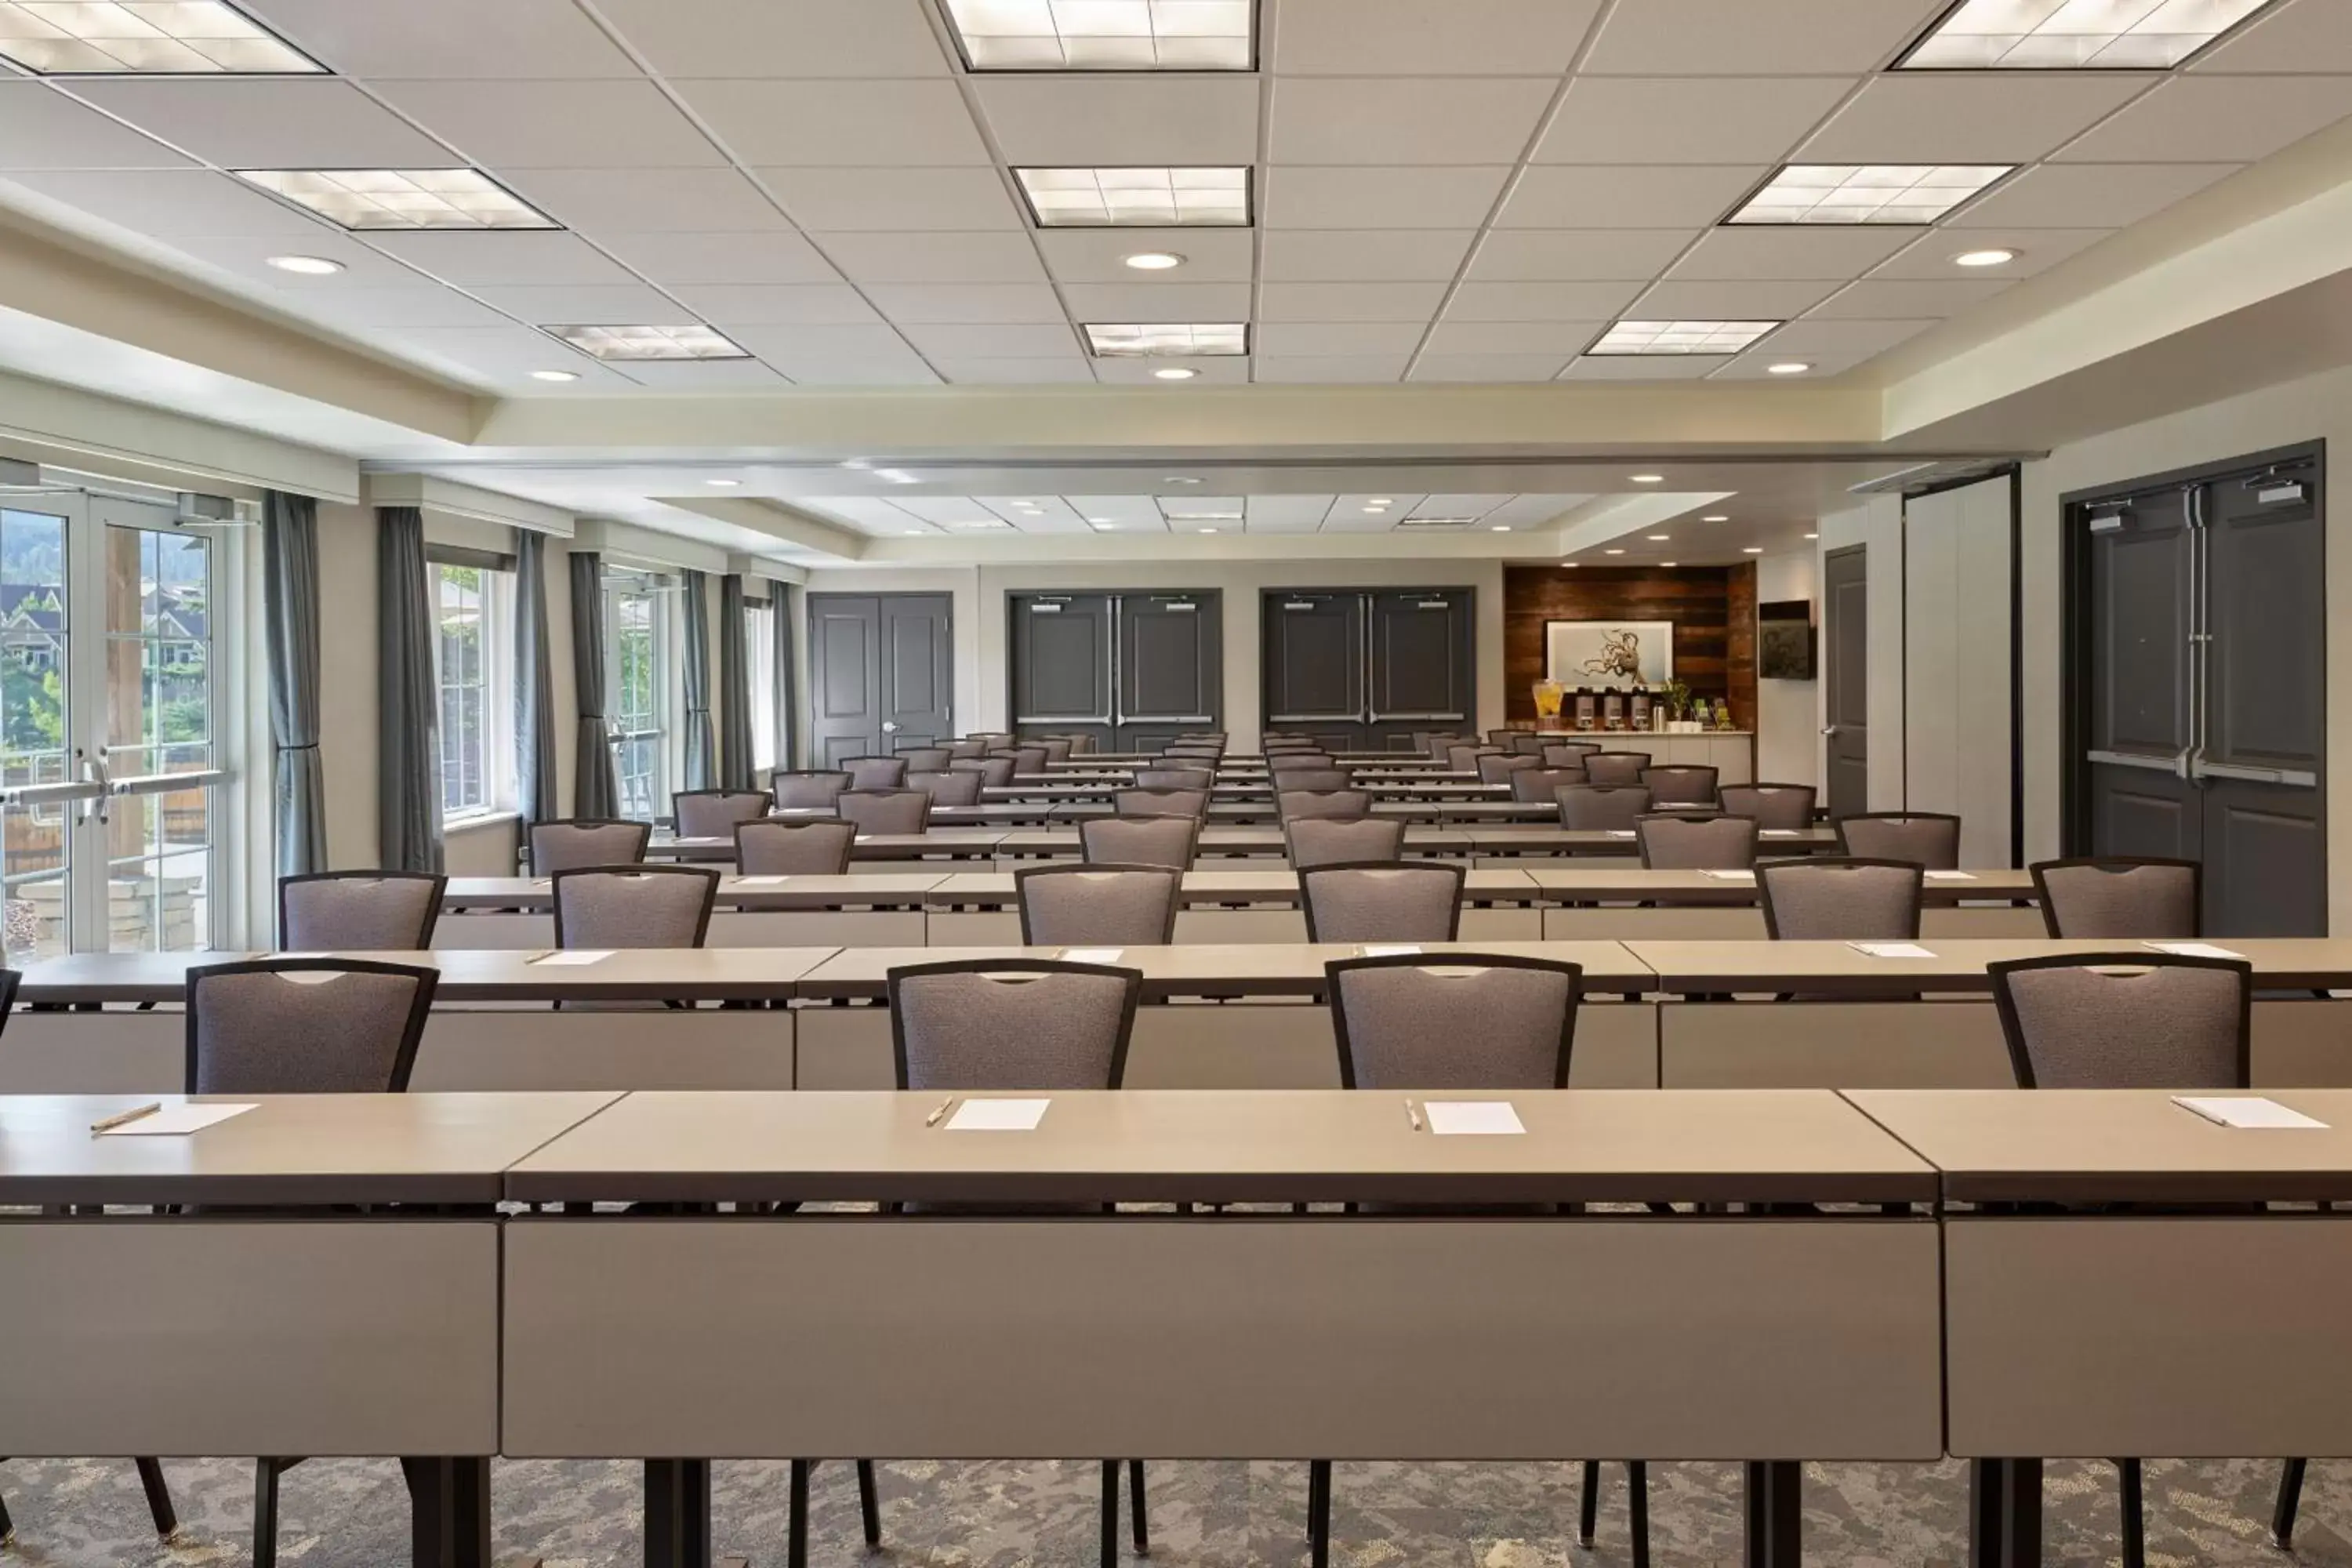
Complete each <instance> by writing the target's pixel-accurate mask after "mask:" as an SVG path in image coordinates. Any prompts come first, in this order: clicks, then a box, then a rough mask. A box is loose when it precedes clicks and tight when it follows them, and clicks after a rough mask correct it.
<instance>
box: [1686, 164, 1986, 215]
mask: <svg viewBox="0 0 2352 1568" xmlns="http://www.w3.org/2000/svg"><path fill="white" fill-rule="evenodd" d="M2015 167H2016V165H2015V164H2012V163H1790V164H1788V165H1786V166H1784V167H1783V168H1782V169H1781V170H1780V173H1779V174H1774V175H1773V176H1772V178H1771V179H1770V180H1769V181H1768V182H1766V184H1765V186H1764V188H1763V189H1762V190H1760V191H1759V192H1757V193H1756V194H1755V195H1752V196H1750V197H1748V201H1747V204H1746V205H1743V206H1742V207H1740V208H1739V210H1738V211H1737V212H1735V213H1733V214H1732V215H1731V216H1729V217H1727V218H1726V219H1724V221H1725V222H1726V223H1734V224H1750V223H1759V224H1864V223H1869V224H1877V223H1887V224H1927V223H1934V222H1935V221H1936V220H1937V219H1938V218H1940V217H1942V216H1944V215H1945V214H1947V213H1948V212H1950V211H1951V210H1952V209H1953V208H1954V207H1957V206H1958V205H1960V204H1961V203H1962V202H1965V201H1967V200H1968V199H1969V197H1970V196H1973V195H1976V194H1977V193H1978V192H1979V191H1981V190H1983V189H1984V188H1985V187H1986V186H1988V185H1990V184H1993V183H1994V182H1995V181H1997V180H1999V179H2000V177H2001V176H2002V175H2004V174H2008V173H2010V171H2011V169H2013V168H2015Z"/></svg>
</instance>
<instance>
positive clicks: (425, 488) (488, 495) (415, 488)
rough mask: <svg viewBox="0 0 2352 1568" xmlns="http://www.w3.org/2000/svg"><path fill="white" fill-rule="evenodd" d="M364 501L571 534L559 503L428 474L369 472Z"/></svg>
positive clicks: (569, 522) (552, 533)
mask: <svg viewBox="0 0 2352 1568" xmlns="http://www.w3.org/2000/svg"><path fill="white" fill-rule="evenodd" d="M367 503H368V504H369V505H370V506H413V507H415V508H417V509H419V510H423V511H426V512H438V513H440V514H442V515H444V516H446V517H455V518H463V519H465V520H466V521H469V522H487V523H492V524H497V525H499V526H503V527H507V528H521V529H528V530H529V531H531V532H533V533H544V534H547V535H550V536H551V537H552V538H556V539H569V538H571V537H572V532H573V527H574V521H573V519H572V514H571V513H570V512H568V511H565V510H562V509H561V508H559V507H551V506H541V505H540V504H539V503H538V502H536V501H530V500H523V499H522V498H521V497H520V496H509V495H501V494H499V492H498V491H496V490H486V489H480V488H478V486H474V485H463V484H457V483H456V482H454V481H452V480H449V479H436V478H434V477H433V476H432V475H430V474H414V473H402V474H382V473H372V474H370V475H369V476H368V478H367Z"/></svg>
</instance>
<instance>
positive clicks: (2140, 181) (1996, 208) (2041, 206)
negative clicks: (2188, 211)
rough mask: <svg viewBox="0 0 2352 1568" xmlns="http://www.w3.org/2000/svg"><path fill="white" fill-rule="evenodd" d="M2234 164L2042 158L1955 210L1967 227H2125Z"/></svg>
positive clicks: (2231, 170)
mask: <svg viewBox="0 0 2352 1568" xmlns="http://www.w3.org/2000/svg"><path fill="white" fill-rule="evenodd" d="M2242 167H2243V165H2242V164H2238V163H2105V164H2092V163H2045V164H2043V165H2042V166H2041V167H2040V168H2036V169H2027V170H2025V171H2024V172H2023V173H2021V174H2017V175H2015V176H2014V177H2012V178H2011V179H2008V180H2005V181H2003V182H2002V183H2001V184H2000V185H1999V186H1998V187H1997V188H1995V189H1994V190H1993V191H1991V192H1990V193H1989V194H1988V195H1986V196H1985V198H1984V199H1983V200H1982V201H1978V202H1971V203H1970V204H1969V205H1967V206H1965V207H1963V208H1961V209H1960V211H1959V212H1958V213H1957V214H1955V215H1954V216H1953V218H1952V220H1951V223H1950V225H1949V226H1950V227H1951V228H1953V229H1956V230H1957V229H1966V230H1968V231H1969V234H1968V235H1967V236H1965V238H1973V237H1975V231H1976V230H1978V229H1980V228H1982V229H2003V228H2027V229H2032V228H2061V229H2075V228H2126V227H2129V226H2131V225H2133V224H2136V223H2137V222H2138V221H2139V220H2140V219H2142V218H2144V217H2147V216H2151V215H2153V214H2155V213H2158V212H2160V211H2162V210H2163V209H2164V208H2166V207H2168V206H2170V205H2172V204H2173V203H2175V202H2177V201H2179V200H2180V199H2181V198H2182V197H2184V196H2188V195H2193V194H2194V193H2196V192H2198V191H2200V190H2202V189H2204V188H2205V187H2206V186H2207V185H2210V184H2213V183H2214V182H2215V181H2217V180H2221V179H2222V178H2225V177H2226V176H2228V175H2231V174H2236V173H2237V172H2238V171H2239V169H2240V168H2242Z"/></svg>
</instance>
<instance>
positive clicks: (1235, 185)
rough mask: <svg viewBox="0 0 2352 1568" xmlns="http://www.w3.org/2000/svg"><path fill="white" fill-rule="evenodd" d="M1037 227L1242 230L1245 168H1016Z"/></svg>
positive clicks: (1246, 208)
mask: <svg viewBox="0 0 2352 1568" xmlns="http://www.w3.org/2000/svg"><path fill="white" fill-rule="evenodd" d="M1013 178H1015V179H1016V180H1018V181H1020V183H1021V194H1022V195H1024V196H1026V197H1028V198H1029V210H1030V211H1031V212H1032V213H1034V214H1035V215H1036V218H1037V226H1038V227H1039V228H1246V227H1247V226H1249V221H1250V172H1249V170H1248V169H1246V168H1222V169H1163V168H1127V169H1015V170H1013Z"/></svg>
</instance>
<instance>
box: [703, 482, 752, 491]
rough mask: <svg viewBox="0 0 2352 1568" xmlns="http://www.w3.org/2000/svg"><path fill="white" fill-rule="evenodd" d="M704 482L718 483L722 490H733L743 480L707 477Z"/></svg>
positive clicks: (708, 483)
mask: <svg viewBox="0 0 2352 1568" xmlns="http://www.w3.org/2000/svg"><path fill="white" fill-rule="evenodd" d="M702 482H703V483H704V484H706V485H716V486H718V487H719V489H722V490H731V489H734V488H735V487H736V486H738V485H740V484H741V483H742V482H743V481H742V480H740V479H705V480H703V481H702Z"/></svg>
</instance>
